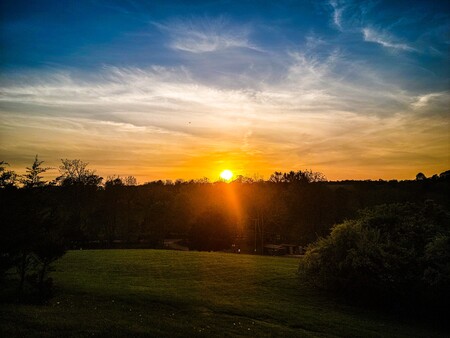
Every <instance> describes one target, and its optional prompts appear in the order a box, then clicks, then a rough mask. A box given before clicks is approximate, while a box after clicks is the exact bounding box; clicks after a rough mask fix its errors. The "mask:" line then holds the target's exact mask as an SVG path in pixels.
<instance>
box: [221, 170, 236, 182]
mask: <svg viewBox="0 0 450 338" xmlns="http://www.w3.org/2000/svg"><path fill="white" fill-rule="evenodd" d="M232 177H233V173H232V172H231V171H230V170H228V169H226V170H224V171H222V172H221V173H220V178H222V179H223V180H225V181H229V180H231V178H232Z"/></svg>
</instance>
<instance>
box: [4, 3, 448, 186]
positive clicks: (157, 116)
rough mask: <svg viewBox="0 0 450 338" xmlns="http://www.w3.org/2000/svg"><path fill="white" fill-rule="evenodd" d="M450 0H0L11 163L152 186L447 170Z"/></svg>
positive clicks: (6, 140) (6, 131)
mask: <svg viewBox="0 0 450 338" xmlns="http://www.w3.org/2000/svg"><path fill="white" fill-rule="evenodd" d="M188 3H189V5H188ZM446 3H447V4H446ZM449 4H450V2H446V1H360V2H358V1H337V0H335V1H334V0H333V1H312V0H311V1H137V0H136V1H132V0H129V1H106V0H91V1H44V0H40V1H17V0H14V1H9V0H8V1H1V5H0V6H1V7H0V13H1V14H0V15H1V20H0V21H1V26H0V27H1V28H0V29H1V31H0V49H1V53H0V160H4V161H6V162H8V163H10V164H11V168H12V169H14V170H16V171H18V172H23V171H24V168H25V166H29V165H30V164H31V163H32V161H33V159H34V155H35V154H39V157H40V159H42V160H44V161H45V164H47V165H48V166H54V167H57V166H58V162H59V159H61V158H68V159H75V158H79V159H82V160H83V161H86V162H89V163H90V167H91V168H93V169H96V170H97V172H98V173H99V174H100V175H102V176H103V177H106V176H108V175H113V174H117V175H122V176H125V175H134V176H135V177H136V178H137V179H138V181H139V182H141V183H143V182H145V181H150V180H157V179H176V178H183V179H191V178H201V177H204V176H206V177H209V178H210V179H212V180H215V179H217V178H218V177H219V174H220V172H221V171H222V170H224V169H230V170H232V171H233V172H234V174H242V175H246V176H253V175H255V174H257V175H260V176H264V178H268V177H269V175H270V174H271V173H272V172H273V171H275V170H277V171H288V170H299V169H312V170H314V171H321V172H323V173H324V174H325V175H326V177H327V178H328V179H331V180H342V179H379V178H383V179H391V178H397V179H412V178H414V177H415V175H416V174H417V173H418V172H419V171H421V172H423V173H425V175H427V176H429V175H432V174H435V173H440V172H442V171H445V170H448V169H450V161H449V153H450V150H449V144H450V140H449V129H450V128H449V127H450V123H449V122H450V112H449V107H450V84H449V83H450V81H449V79H450V67H449V44H450V20H449V19H450V18H449V16H450V15H449V13H450V5H449ZM51 173H52V175H54V176H56V174H57V170H53V171H52V172H51Z"/></svg>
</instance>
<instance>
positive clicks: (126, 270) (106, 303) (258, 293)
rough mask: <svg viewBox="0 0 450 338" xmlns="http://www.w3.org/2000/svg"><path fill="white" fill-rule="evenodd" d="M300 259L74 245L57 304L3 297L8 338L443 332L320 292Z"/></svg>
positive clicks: (57, 277) (0, 314) (58, 275)
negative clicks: (302, 272) (307, 281)
mask: <svg viewBox="0 0 450 338" xmlns="http://www.w3.org/2000/svg"><path fill="white" fill-rule="evenodd" d="M297 266H298V260H297V259H290V258H280V257H261V256H250V255H236V254H223V253H208V252H180V251H164V250H98V251H89V250H84V251H69V252H68V253H67V254H66V255H65V256H64V257H63V258H62V259H61V260H59V261H58V262H57V263H56V264H55V268H56V271H54V272H53V273H52V277H53V279H54V283H55V296H54V297H53V298H52V299H51V300H50V302H49V304H48V305H44V306H37V305H23V304H22V305H20V304H8V303H7V304H0V336H1V337H64V338H67V337H99V336H104V337H148V336H152V337H192V336H200V337H202V336H204V337H211V336H221V337H235V336H252V337H271V336H274V337H380V336H383V337H432V336H439V331H435V330H434V329H433V328H432V327H431V326H424V325H421V324H418V323H414V322H413V321H410V322H408V321H402V320H400V319H398V318H396V317H395V316H393V315H381V314H377V313H375V312H373V311H369V310H362V309H360V308H356V307H352V306H348V305H343V304H339V303H338V302H336V301H335V300H333V299H330V298H328V297H325V296H323V295H320V294H318V293H317V292H316V291H314V290H311V289H310V288H308V287H306V286H302V285H301V284H300V283H299V281H298V279H297V276H296V271H297ZM441 336H444V334H443V333H441Z"/></svg>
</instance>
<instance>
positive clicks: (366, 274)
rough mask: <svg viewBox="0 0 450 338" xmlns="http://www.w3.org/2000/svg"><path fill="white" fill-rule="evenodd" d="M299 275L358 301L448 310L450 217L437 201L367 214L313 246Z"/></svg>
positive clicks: (379, 208)
mask: <svg viewBox="0 0 450 338" xmlns="http://www.w3.org/2000/svg"><path fill="white" fill-rule="evenodd" d="M299 272H300V274H301V276H302V277H304V278H305V279H306V280H308V281H310V282H312V283H313V284H314V285H316V286H318V287H320V288H323V289H326V290H332V291H337V292H339V293H342V294H344V295H346V296H348V297H351V298H353V299H355V298H359V299H360V300H363V301H375V302H381V303H388V304H391V305H392V304H393V303H397V305H398V304H400V305H401V304H403V305H404V304H420V305H428V306H435V305H442V306H443V305H444V304H448V302H449V301H450V214H449V213H448V212H446V211H445V210H443V209H442V208H441V207H440V206H438V205H437V204H435V203H434V202H433V201H426V202H425V203H420V204H412V203H405V204H390V205H382V206H377V207H374V208H370V209H365V210H363V211H361V212H359V214H358V217H357V218H356V219H354V220H349V221H345V222H344V223H341V224H338V225H336V226H334V227H333V228H332V231H331V234H330V235H329V236H328V237H326V238H322V239H319V240H318V241H317V242H315V243H313V244H311V245H310V246H309V247H308V249H307V252H306V254H305V257H304V259H303V260H302V261H301V263H300V267H299Z"/></svg>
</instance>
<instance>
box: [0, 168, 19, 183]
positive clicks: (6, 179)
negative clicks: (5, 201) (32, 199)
mask: <svg viewBox="0 0 450 338" xmlns="http://www.w3.org/2000/svg"><path fill="white" fill-rule="evenodd" d="M6 166H9V164H8V163H7V162H5V161H0V189H1V188H8V187H14V186H15V185H16V183H17V174H16V173H15V172H14V171H12V170H6Z"/></svg>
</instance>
